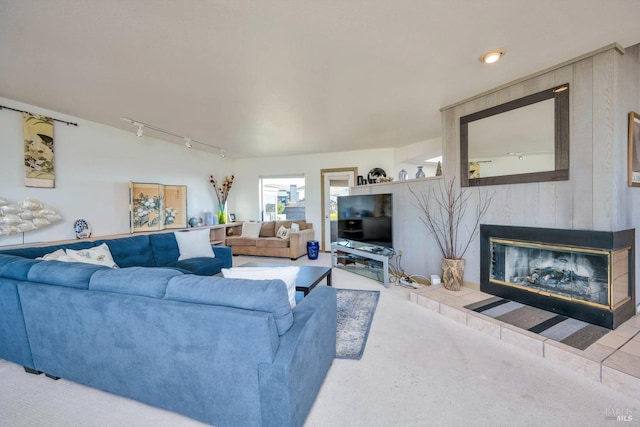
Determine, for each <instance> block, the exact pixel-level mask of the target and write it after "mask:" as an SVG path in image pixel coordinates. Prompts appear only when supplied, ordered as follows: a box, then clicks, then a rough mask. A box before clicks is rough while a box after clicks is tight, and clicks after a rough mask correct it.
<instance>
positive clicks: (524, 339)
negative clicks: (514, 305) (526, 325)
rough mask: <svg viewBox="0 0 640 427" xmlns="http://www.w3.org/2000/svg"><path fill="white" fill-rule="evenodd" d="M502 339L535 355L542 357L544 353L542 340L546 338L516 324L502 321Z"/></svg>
mask: <svg viewBox="0 0 640 427" xmlns="http://www.w3.org/2000/svg"><path fill="white" fill-rule="evenodd" d="M502 340H503V341H506V342H508V343H511V344H513V345H515V346H516V347H519V348H521V349H522V350H525V351H528V352H529V353H532V354H535V355H536V356H540V357H542V356H543V355H544V341H545V340H546V338H544V337H541V336H540V335H538V334H534V333H531V332H529V331H525V330H524V329H520V328H518V327H516V326H512V325H509V324H507V323H504V324H503V325H502Z"/></svg>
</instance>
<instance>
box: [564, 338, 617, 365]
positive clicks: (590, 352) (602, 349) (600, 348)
mask: <svg viewBox="0 0 640 427" xmlns="http://www.w3.org/2000/svg"><path fill="white" fill-rule="evenodd" d="M566 347H569V346H566ZM615 352H616V349H615V348H611V347H608V346H606V345H602V344H598V343H597V342H596V343H593V344H591V345H590V346H589V347H587V349H586V350H584V351H583V352H582V353H583V354H584V356H585V357H587V358H589V359H591V360H593V361H594V362H599V363H602V361H603V360H605V359H606V358H607V357H609V356H611V355H612V354H613V353H615Z"/></svg>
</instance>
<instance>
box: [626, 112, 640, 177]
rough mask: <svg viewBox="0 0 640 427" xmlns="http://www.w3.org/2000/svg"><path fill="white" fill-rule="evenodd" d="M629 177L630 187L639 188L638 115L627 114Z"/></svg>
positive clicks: (639, 139) (639, 115)
mask: <svg viewBox="0 0 640 427" xmlns="http://www.w3.org/2000/svg"><path fill="white" fill-rule="evenodd" d="M628 162H629V166H628V168H629V175H628V184H629V186H630V187H640V114H638V113H634V112H631V113H629V158H628Z"/></svg>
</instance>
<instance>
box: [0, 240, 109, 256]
mask: <svg viewBox="0 0 640 427" xmlns="http://www.w3.org/2000/svg"><path fill="white" fill-rule="evenodd" d="M95 245H96V244H95V243H94V242H89V241H82V242H76V243H71V244H68V245H51V246H38V247H32V248H16V249H6V250H3V251H1V253H3V254H7V255H16V256H20V257H24V258H31V259H35V258H38V257H42V256H44V255H46V254H49V253H52V252H55V251H56V250H58V249H67V248H69V249H76V250H79V249H86V248H91V247H93V246H95Z"/></svg>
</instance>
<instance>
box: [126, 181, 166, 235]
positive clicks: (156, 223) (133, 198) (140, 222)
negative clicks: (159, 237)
mask: <svg viewBox="0 0 640 427" xmlns="http://www.w3.org/2000/svg"><path fill="white" fill-rule="evenodd" d="M129 215H130V219H129V221H130V224H131V232H132V233H137V232H141V231H157V230H162V229H163V228H164V186H163V185H162V184H153V183H143V182H129Z"/></svg>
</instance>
